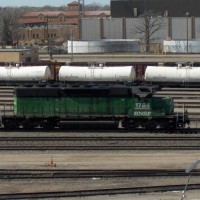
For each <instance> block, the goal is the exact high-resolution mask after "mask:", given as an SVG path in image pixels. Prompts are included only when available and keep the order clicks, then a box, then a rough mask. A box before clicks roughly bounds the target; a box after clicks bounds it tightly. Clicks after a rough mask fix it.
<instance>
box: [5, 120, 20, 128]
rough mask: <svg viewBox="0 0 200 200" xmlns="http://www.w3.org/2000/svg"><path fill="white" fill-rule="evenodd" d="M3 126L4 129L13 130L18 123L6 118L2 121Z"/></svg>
mask: <svg viewBox="0 0 200 200" xmlns="http://www.w3.org/2000/svg"><path fill="white" fill-rule="evenodd" d="M4 128H5V129H6V130H13V129H17V128H19V124H18V123H17V122H15V121H12V120H7V121H5V122H4Z"/></svg>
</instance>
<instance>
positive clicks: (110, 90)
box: [1, 84, 189, 130]
mask: <svg viewBox="0 0 200 200" xmlns="http://www.w3.org/2000/svg"><path fill="white" fill-rule="evenodd" d="M152 91H153V89H152V88H151V87H148V86H126V85H122V84H114V85H112V84H96V85H94V84H89V85H88V84H84V85H77V84H74V85H59V86H58V85H57V87H53V86H43V87H39V86H34V87H24V86H21V87H16V88H15V95H14V114H13V115H12V116H10V115H7V114H6V112H3V111H2V112H1V124H2V127H4V128H5V129H17V128H23V129H34V128H37V127H41V128H43V129H48V130H50V129H54V128H60V127H62V123H63V122H71V121H73V122H75V123H76V122H77V121H83V123H84V122H88V121H93V122H97V121H112V122H114V124H116V127H119V125H120V126H121V127H122V128H124V129H147V130H148V129H151V130H153V129H179V128H184V127H185V125H186V124H187V123H189V119H188V117H187V114H186V113H185V112H183V113H174V103H173V99H172V98H168V97H166V98H163V97H153V96H152V93H153V92H152Z"/></svg>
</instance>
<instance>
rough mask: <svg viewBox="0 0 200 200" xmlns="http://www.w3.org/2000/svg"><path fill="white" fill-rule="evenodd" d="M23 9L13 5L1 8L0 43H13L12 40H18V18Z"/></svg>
mask: <svg viewBox="0 0 200 200" xmlns="http://www.w3.org/2000/svg"><path fill="white" fill-rule="evenodd" d="M22 14H23V10H21V9H19V8H15V7H5V8H3V9H1V11H0V16H1V43H2V44H3V45H5V44H13V40H16V41H18V40H19V31H18V28H19V27H20V26H21V25H20V23H19V19H20V17H21V16H22Z"/></svg>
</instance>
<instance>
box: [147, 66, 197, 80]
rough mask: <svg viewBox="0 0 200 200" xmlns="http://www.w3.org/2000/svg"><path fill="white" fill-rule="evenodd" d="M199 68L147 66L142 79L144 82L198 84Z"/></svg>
mask: <svg viewBox="0 0 200 200" xmlns="http://www.w3.org/2000/svg"><path fill="white" fill-rule="evenodd" d="M199 77H200V67H191V66H184V67H180V66H177V67H176V66H174V67H168V66H147V68H146V71H145V76H144V79H145V81H146V82H155V83H157V82H160V83H162V82H163V83H164V82H179V83H184V82H186V83H187V82H188V83H189V82H191V83H196V82H199V81H200V79H199Z"/></svg>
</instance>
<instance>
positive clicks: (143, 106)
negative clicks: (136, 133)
mask: <svg viewBox="0 0 200 200" xmlns="http://www.w3.org/2000/svg"><path fill="white" fill-rule="evenodd" d="M135 108H136V109H150V103H136V104H135Z"/></svg>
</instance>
